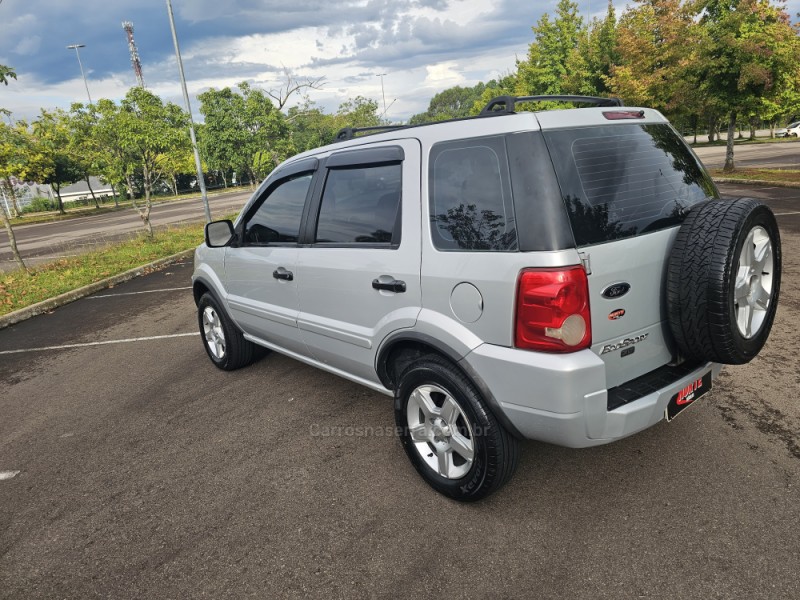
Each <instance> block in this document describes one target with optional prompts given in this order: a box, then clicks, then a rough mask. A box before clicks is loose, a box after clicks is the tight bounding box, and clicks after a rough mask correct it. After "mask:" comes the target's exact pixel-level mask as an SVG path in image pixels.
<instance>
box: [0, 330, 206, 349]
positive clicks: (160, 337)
mask: <svg viewBox="0 0 800 600" xmlns="http://www.w3.org/2000/svg"><path fill="white" fill-rule="evenodd" d="M191 335H199V333H198V332H196V331H194V332H192V333H173V334H171V335H151V336H148V337H138V338H127V339H124V340H105V341H103V342H85V343H83V344H64V345H62V346H42V347H41V348H22V349H20V350H0V354H21V353H23V352H42V351H44V350H66V349H68V348H86V347H89V346H105V345H107V344H127V343H128V342H147V341H150V340H166V339H169V338H178V337H188V336H191Z"/></svg>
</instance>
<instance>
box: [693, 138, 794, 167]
mask: <svg viewBox="0 0 800 600" xmlns="http://www.w3.org/2000/svg"><path fill="white" fill-rule="evenodd" d="M694 151H695V153H696V154H697V156H699V157H700V160H702V161H703V164H705V165H706V166H707V167H709V168H711V169H721V168H722V167H724V166H725V147H724V146H711V147H705V148H695V149H694ZM733 158H734V161H735V162H736V167H737V168H739V167H751V168H752V167H757V168H761V169H800V140H794V141H792V142H785V143H781V144H751V145H740V146H736V148H735V149H734V153H733Z"/></svg>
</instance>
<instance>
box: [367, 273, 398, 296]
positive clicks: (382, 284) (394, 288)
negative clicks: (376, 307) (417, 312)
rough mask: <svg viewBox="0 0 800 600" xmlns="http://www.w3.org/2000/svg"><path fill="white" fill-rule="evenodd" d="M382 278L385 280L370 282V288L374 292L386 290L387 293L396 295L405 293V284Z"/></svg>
mask: <svg viewBox="0 0 800 600" xmlns="http://www.w3.org/2000/svg"><path fill="white" fill-rule="evenodd" d="M381 277H382V278H385V279H384V281H381V279H373V280H372V288H373V289H375V290H386V291H389V292H394V293H396V294H402V293H403V292H405V291H406V282H405V281H400V280H399V279H394V278H391V279H390V278H388V276H386V275H381Z"/></svg>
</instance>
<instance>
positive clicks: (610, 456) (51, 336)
mask: <svg viewBox="0 0 800 600" xmlns="http://www.w3.org/2000/svg"><path fill="white" fill-rule="evenodd" d="M737 190H738V188H733V187H730V188H723V191H724V192H726V193H729V194H731V195H745V193H746V195H752V196H758V197H762V198H764V199H765V200H767V201H768V202H770V204H772V205H773V208H774V210H775V212H776V213H778V214H779V215H780V216H779V217H778V219H779V223H780V226H781V230H782V236H783V252H784V273H783V286H782V291H781V298H780V306H779V311H778V317H777V320H776V323H775V326H774V328H773V333H772V336H771V338H770V342H769V343H768V345H767V347H766V348H765V349H764V351H763V352H762V354H761V355H760V356H759V357H758V358H757V359H756V360H754V361H753V362H752V363H750V364H748V365H745V366H740V367H726V368H725V370H724V371H723V374H722V376H721V377H720V379H719V380H718V381H717V382H716V384H715V387H714V390H713V393H712V394H710V395H707V396H705V397H704V398H703V399H702V401H699V402H698V404H697V405H696V406H694V407H693V408H692V409H691V410H689V411H687V413H686V414H685V415H682V416H681V417H680V418H678V419H677V420H675V421H674V422H672V423H670V424H666V423H662V424H660V425H658V426H656V427H654V428H652V429H650V430H647V431H645V432H643V433H641V434H638V435H636V436H633V437H631V438H628V439H626V440H623V441H621V442H617V443H615V444H611V445H608V446H602V447H598V448H593V449H585V450H571V449H565V448H559V447H554V446H550V445H546V444H541V443H535V442H526V443H525V444H523V455H522V458H521V460H520V465H519V469H518V470H517V473H516V476H515V477H514V479H513V480H512V481H511V483H510V484H509V485H508V486H506V487H505V488H503V489H502V490H501V491H500V492H499V493H497V494H496V495H494V496H492V497H490V498H489V499H488V500H486V501H483V502H480V503H477V504H472V505H464V504H458V503H455V502H453V501H450V500H448V499H446V498H444V497H442V496H439V495H437V494H436V493H435V492H433V491H432V490H431V489H430V488H428V486H427V485H426V484H425V483H424V482H423V481H422V479H421V478H420V477H418V476H417V474H416V473H415V471H414V469H413V467H412V466H411V465H410V463H409V462H408V460H407V459H406V457H405V454H404V453H403V450H402V448H401V446H400V443H399V441H398V440H397V439H396V438H394V437H392V436H390V435H384V433H385V431H386V430H385V429H384V428H385V427H388V426H392V425H393V424H394V418H393V412H392V406H391V402H390V401H389V400H388V399H387V398H386V397H385V396H381V395H379V394H377V393H374V392H371V391H369V390H367V389H365V388H362V387H359V386H358V385H356V384H352V383H349V382H347V381H344V380H342V379H339V378H337V377H335V376H333V375H329V374H326V373H323V372H321V371H319V370H316V369H313V368H311V367H308V366H306V365H304V364H302V363H299V362H297V361H294V360H292V359H289V358H286V357H283V356H280V355H277V354H274V353H273V354H269V355H267V356H266V357H264V358H263V359H261V360H260V361H259V362H257V363H256V364H255V365H253V366H251V367H249V368H247V369H244V370H241V371H237V372H233V373H224V372H221V371H219V370H217V369H215V368H213V366H212V365H211V363H210V362H209V360H208V358H207V357H206V355H205V352H204V350H203V347H202V344H201V341H200V339H199V335H198V334H197V333H196V330H197V324H196V313H195V308H194V303H193V301H192V295H191V290H190V289H189V288H188V286H189V285H190V275H191V264H190V263H180V264H175V265H172V266H170V267H168V268H166V269H164V270H162V271H159V272H156V273H152V274H150V275H148V276H145V277H142V278H139V279H136V280H133V281H131V282H129V283H126V284H124V285H121V286H118V287H116V288H114V289H110V290H105V291H103V292H100V293H98V294H96V295H95V296H93V297H88V298H85V299H82V300H79V301H77V302H75V303H72V304H69V305H67V306H64V307H61V308H59V309H57V310H55V311H54V312H52V313H51V314H47V315H42V316H39V317H36V318H34V319H31V320H28V321H25V322H22V323H19V324H18V325H15V326H13V327H11V328H8V329H5V330H1V331H0V386H1V387H0V389H2V395H1V396H0V472H6V471H10V472H14V471H19V473H18V474H16V475H15V476H14V477H13V478H9V479H5V480H2V479H0V597H2V598H54V597H58V598H94V597H107V598H184V597H185V598H196V597H212V598H223V597H229V598H242V597H248V596H252V597H257V598H279V597H303V596H308V595H314V596H325V597H330V598H361V597H367V598H370V597H396V596H400V595H403V596H407V597H428V596H434V595H436V596H446V597H448V598H460V597H465V598H467V597H469V598H499V597H508V598H525V597H527V598H531V597H537V598H562V597H563V598H631V597H648V598H649V597H652V598H678V597H680V598H690V597H691V598H734V597H748V598H797V597H800V580H798V577H797V572H798V566H799V565H800V539H798V533H797V532H798V531H800V433H798V432H799V431H800V401H798V398H800V335H798V328H797V323H798V322H800V259H798V256H800V209H798V208H797V207H798V206H800V190H786V189H779V188H770V189H758V188H747V189H746V190H744V191H743V192H742V193H739V192H738V191H737Z"/></svg>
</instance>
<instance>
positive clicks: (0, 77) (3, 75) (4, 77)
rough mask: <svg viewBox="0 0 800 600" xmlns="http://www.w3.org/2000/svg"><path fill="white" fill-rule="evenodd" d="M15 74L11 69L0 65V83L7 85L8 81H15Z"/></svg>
mask: <svg viewBox="0 0 800 600" xmlns="http://www.w3.org/2000/svg"><path fill="white" fill-rule="evenodd" d="M16 78H17V73H16V71H14V69H13V68H11V67H8V66H6V65H0V83H3V84H5V85H8V80H9V79H16Z"/></svg>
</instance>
